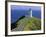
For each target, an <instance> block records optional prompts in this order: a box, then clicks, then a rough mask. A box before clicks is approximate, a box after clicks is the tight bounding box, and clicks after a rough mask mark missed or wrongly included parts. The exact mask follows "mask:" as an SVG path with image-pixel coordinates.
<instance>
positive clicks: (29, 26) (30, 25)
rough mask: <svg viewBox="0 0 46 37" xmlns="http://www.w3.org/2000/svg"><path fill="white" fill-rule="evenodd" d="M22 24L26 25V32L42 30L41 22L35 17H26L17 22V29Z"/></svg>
mask: <svg viewBox="0 0 46 37" xmlns="http://www.w3.org/2000/svg"><path fill="white" fill-rule="evenodd" d="M20 24H22V25H24V31H28V30H40V29H41V20H40V19H38V18H35V17H32V18H31V17H29V18H27V17H25V18H23V19H21V20H19V21H18V22H17V27H18V26H19V25H20Z"/></svg>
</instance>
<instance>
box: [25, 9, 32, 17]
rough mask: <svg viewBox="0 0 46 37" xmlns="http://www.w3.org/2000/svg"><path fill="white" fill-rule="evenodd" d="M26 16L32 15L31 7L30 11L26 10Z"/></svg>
mask: <svg viewBox="0 0 46 37" xmlns="http://www.w3.org/2000/svg"><path fill="white" fill-rule="evenodd" d="M25 17H32V10H31V9H29V10H28V12H26V14H25Z"/></svg>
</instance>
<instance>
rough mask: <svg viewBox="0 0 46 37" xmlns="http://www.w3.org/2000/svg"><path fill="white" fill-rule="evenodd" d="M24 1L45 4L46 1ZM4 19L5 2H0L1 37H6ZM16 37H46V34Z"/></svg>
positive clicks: (0, 0)
mask: <svg viewBox="0 0 46 37" xmlns="http://www.w3.org/2000/svg"><path fill="white" fill-rule="evenodd" d="M24 1H33V2H34V1H35V2H45V1H46V0H24ZM45 8H46V7H45ZM45 11H46V10H45ZM45 16H46V12H45ZM45 18H46V17H45ZM4 19H5V0H0V37H5V22H4V21H5V20H4ZM45 21H46V20H45ZM12 37H13V36H12ZM14 37H46V34H43V35H28V36H14Z"/></svg>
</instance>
